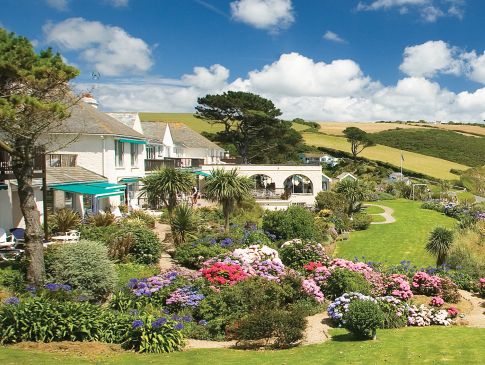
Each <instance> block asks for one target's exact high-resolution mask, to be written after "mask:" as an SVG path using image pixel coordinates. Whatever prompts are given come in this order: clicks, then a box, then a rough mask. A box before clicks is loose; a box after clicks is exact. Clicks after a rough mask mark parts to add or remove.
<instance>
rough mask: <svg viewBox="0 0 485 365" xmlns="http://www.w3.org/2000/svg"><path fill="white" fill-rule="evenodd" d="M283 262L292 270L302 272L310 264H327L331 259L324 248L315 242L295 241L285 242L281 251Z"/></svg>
mask: <svg viewBox="0 0 485 365" xmlns="http://www.w3.org/2000/svg"><path fill="white" fill-rule="evenodd" d="M279 253H280V256H281V261H283V264H285V265H286V266H289V267H291V268H292V269H296V270H301V269H303V266H304V265H305V264H308V263H309V262H323V263H326V262H327V261H328V260H329V258H328V256H327V255H326V254H325V250H324V248H323V246H322V245H321V244H320V243H318V242H315V241H310V240H300V239H294V240H291V241H287V242H285V243H284V244H283V245H281V248H280V250H279Z"/></svg>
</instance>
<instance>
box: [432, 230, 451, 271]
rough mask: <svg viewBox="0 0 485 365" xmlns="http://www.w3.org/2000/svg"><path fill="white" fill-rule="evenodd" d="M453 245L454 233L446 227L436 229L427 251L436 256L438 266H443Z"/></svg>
mask: <svg viewBox="0 0 485 365" xmlns="http://www.w3.org/2000/svg"><path fill="white" fill-rule="evenodd" d="M452 245H453V231H452V230H451V229H447V228H444V227H436V228H435V229H434V230H433V231H432V232H431V235H430V237H429V240H428V243H427V244H426V250H427V251H428V252H429V253H431V254H432V255H435V256H436V266H442V265H443V264H445V262H446V258H447V256H448V253H449V252H450V249H451V246H452Z"/></svg>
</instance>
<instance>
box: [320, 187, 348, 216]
mask: <svg viewBox="0 0 485 365" xmlns="http://www.w3.org/2000/svg"><path fill="white" fill-rule="evenodd" d="M347 206H348V203H347V199H346V198H345V196H344V195H342V194H339V193H336V192H334V191H321V192H319V193H318V194H317V196H316V197H315V208H316V209H317V210H319V211H320V210H322V209H329V210H331V211H332V212H335V213H337V212H338V213H344V212H345V210H346V209H347Z"/></svg>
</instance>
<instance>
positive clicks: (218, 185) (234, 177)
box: [204, 169, 253, 232]
mask: <svg viewBox="0 0 485 365" xmlns="http://www.w3.org/2000/svg"><path fill="white" fill-rule="evenodd" d="M252 185H253V183H252V181H251V180H250V179H249V178H247V177H245V176H239V174H238V171H237V169H232V170H230V171H225V170H224V169H215V170H212V172H211V175H210V176H209V177H207V178H206V183H205V188H204V192H205V196H206V198H207V199H209V200H212V201H217V202H218V203H219V204H221V206H222V212H223V214H224V227H225V231H226V232H227V231H228V229H229V216H230V215H231V214H232V213H233V212H234V209H235V206H236V204H237V203H240V202H242V201H244V199H246V198H247V197H248V196H249V193H250V191H251V188H252Z"/></svg>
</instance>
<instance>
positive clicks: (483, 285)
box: [478, 278, 485, 298]
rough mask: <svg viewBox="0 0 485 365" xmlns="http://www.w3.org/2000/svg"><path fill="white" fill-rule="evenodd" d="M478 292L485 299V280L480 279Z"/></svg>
mask: <svg viewBox="0 0 485 365" xmlns="http://www.w3.org/2000/svg"><path fill="white" fill-rule="evenodd" d="M478 290H479V293H480V296H481V297H482V298H485V278H480V280H479V286H478Z"/></svg>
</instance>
